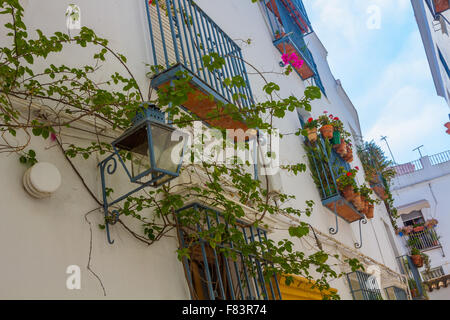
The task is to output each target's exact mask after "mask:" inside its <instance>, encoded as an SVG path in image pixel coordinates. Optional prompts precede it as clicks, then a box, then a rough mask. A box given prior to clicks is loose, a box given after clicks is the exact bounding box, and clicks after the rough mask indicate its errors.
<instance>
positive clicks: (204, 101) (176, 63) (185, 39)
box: [146, 0, 253, 130]
mask: <svg viewBox="0 0 450 320" xmlns="http://www.w3.org/2000/svg"><path fill="white" fill-rule="evenodd" d="M146 6H147V17H148V24H149V31H150V41H151V48H152V55H153V64H154V66H156V70H154V71H155V75H154V76H153V77H152V81H151V85H152V87H153V88H157V89H158V90H167V89H168V86H174V87H175V89H176V85H177V81H176V80H179V79H180V78H181V77H186V78H187V79H189V84H188V85H189V86H190V88H191V89H193V90H191V92H190V93H189V94H188V96H187V99H185V100H186V101H184V102H183V103H182V106H183V107H184V108H185V109H186V110H187V111H189V112H191V113H193V114H195V115H197V116H198V117H199V118H200V119H202V120H203V121H204V122H206V123H207V124H209V125H213V126H216V127H219V128H222V129H243V130H247V126H246V124H245V120H242V121H241V120H240V119H239V120H236V119H234V118H231V116H228V115H223V116H220V117H218V116H217V112H219V115H220V114H222V111H223V109H222V106H223V105H227V104H230V103H234V104H235V105H237V106H239V107H250V106H251V105H252V104H253V94H252V91H251V88H250V84H249V81H248V76H247V71H246V67H245V63H244V61H243V58H242V53H241V49H240V48H239V46H238V45H237V44H236V43H235V42H234V41H233V40H232V39H231V38H230V37H229V36H228V35H227V34H226V33H225V32H224V31H223V30H222V29H221V28H220V27H219V26H218V25H217V24H216V23H215V22H214V21H213V20H212V19H211V18H210V17H209V16H208V15H207V14H206V13H205V12H203V11H202V10H201V9H200V8H199V7H198V6H197V5H196V4H195V3H194V1H192V0H155V1H153V2H152V4H150V5H149V4H148V1H146ZM206 56H208V59H209V58H211V59H213V60H215V59H216V58H217V59H220V60H222V59H223V61H224V63H223V64H222V67H221V68H220V69H215V70H211V69H212V68H210V69H208V68H207V67H208V66H205V64H206V61H205V57H206ZM236 77H241V78H242V80H243V82H244V83H245V84H244V85H243V86H230V85H226V82H227V81H226V80H227V79H234V78H236ZM210 97H213V99H210ZM214 112H215V114H216V116H215V117H210V116H209V115H211V114H212V113H214Z"/></svg>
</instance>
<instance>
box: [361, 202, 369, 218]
mask: <svg viewBox="0 0 450 320" xmlns="http://www.w3.org/2000/svg"><path fill="white" fill-rule="evenodd" d="M362 213H364V214H365V215H367V214H368V213H369V202H368V201H367V200H364V201H363V209H362Z"/></svg>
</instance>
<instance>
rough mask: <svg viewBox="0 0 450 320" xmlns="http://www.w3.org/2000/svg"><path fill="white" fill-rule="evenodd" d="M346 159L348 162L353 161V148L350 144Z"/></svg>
mask: <svg viewBox="0 0 450 320" xmlns="http://www.w3.org/2000/svg"><path fill="white" fill-rule="evenodd" d="M344 160H345V161H346V162H348V163H350V162H353V150H352V148H351V147H350V146H349V145H348V144H347V155H346V156H345V158H344Z"/></svg>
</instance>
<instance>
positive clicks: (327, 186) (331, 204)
mask: <svg viewBox="0 0 450 320" xmlns="http://www.w3.org/2000/svg"><path fill="white" fill-rule="evenodd" d="M304 148H305V150H306V153H307V156H308V160H309V165H310V170H311V173H312V178H313V180H314V183H315V184H316V186H317V188H318V190H319V193H320V197H321V199H322V204H323V205H324V206H325V207H327V208H328V209H329V210H330V211H331V212H333V213H334V214H335V216H336V226H335V227H330V228H329V232H330V234H332V235H335V234H337V233H338V232H339V219H338V217H340V218H342V219H344V220H345V221H346V222H347V223H353V222H356V221H358V222H359V235H360V237H359V242H357V243H355V247H356V248H357V249H360V248H361V247H362V226H361V224H366V223H367V218H366V216H365V215H364V213H362V212H360V211H359V210H358V209H357V208H356V207H355V206H354V205H353V204H352V203H351V202H349V201H347V200H346V199H345V198H344V196H343V195H342V194H341V192H340V191H339V188H338V184H337V179H338V178H339V177H340V176H341V175H342V174H343V173H342V170H341V168H343V169H344V170H345V171H350V169H351V168H350V164H349V163H348V162H347V161H345V160H344V159H343V158H342V157H341V156H340V155H339V154H338V153H337V152H336V151H335V150H334V148H333V147H332V145H331V143H330V141H329V140H328V139H325V138H323V137H322V135H321V134H319V135H318V140H317V141H316V142H315V143H311V142H310V141H305V144H304ZM360 209H361V208H360Z"/></svg>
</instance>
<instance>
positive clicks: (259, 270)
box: [177, 203, 281, 300]
mask: <svg viewBox="0 0 450 320" xmlns="http://www.w3.org/2000/svg"><path fill="white" fill-rule="evenodd" d="M193 217H198V218H194V220H196V221H194V222H195V223H194V224H193V225H192V228H194V229H196V230H198V232H199V233H200V232H202V231H205V230H208V231H209V230H211V229H212V228H214V227H217V226H219V225H225V226H226V228H228V224H227V222H225V221H224V219H223V217H222V215H221V214H220V212H218V211H216V210H213V209H211V208H208V207H205V206H204V205H201V204H199V203H193V204H191V205H188V206H186V207H184V208H182V209H180V210H178V212H177V219H193ZM237 225H238V226H239V227H238V228H239V229H240V231H241V232H242V236H243V237H244V239H245V243H247V244H250V243H254V242H260V243H262V242H263V241H267V232H266V231H265V230H263V229H260V228H256V227H254V226H246V224H245V223H243V222H241V221H237ZM190 232H193V231H192V230H185V231H183V230H181V229H180V230H179V237H180V239H181V245H182V247H183V248H186V249H189V252H190V257H189V259H188V258H187V257H183V265H184V268H185V271H186V277H187V280H188V281H189V287H190V288H192V290H191V293H192V295H193V296H192V299H193V300H281V292H280V288H279V284H278V279H277V277H276V276H272V277H271V278H270V279H266V278H265V275H264V268H265V266H267V265H268V264H270V262H268V261H266V260H263V259H261V258H259V257H256V256H253V255H250V256H244V255H243V253H242V252H241V251H239V250H238V248H237V246H236V245H235V244H234V243H233V242H231V241H230V242H223V243H222V244H220V245H217V246H216V247H215V248H213V247H211V246H210V245H209V243H208V241H206V240H203V239H201V238H200V239H197V240H195V241H193V239H195V237H192V235H191V234H190ZM225 247H227V249H231V250H232V251H234V252H235V253H236V259H233V258H231V257H228V256H226V255H225V254H224V253H223V250H221V248H222V249H223V248H225Z"/></svg>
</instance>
